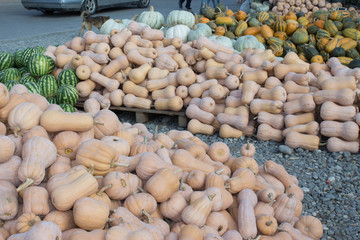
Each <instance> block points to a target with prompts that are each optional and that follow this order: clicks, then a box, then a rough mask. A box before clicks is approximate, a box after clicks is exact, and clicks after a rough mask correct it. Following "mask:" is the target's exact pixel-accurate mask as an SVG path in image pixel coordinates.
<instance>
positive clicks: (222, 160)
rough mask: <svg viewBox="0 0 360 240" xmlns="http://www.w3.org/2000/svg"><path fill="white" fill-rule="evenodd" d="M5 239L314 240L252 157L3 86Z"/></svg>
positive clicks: (280, 182) (297, 192) (272, 170)
mask: <svg viewBox="0 0 360 240" xmlns="http://www.w3.org/2000/svg"><path fill="white" fill-rule="evenodd" d="M0 90H1V93H2V94H1V95H0V115H1V122H0V151H1V156H0V204H1V208H0V220H1V226H0V237H1V239H8V240H19V239H23V240H49V239H63V240H84V239H97V240H112V239H114V240H115V239H126V240H127V239H132V240H144V239H149V240H162V239H180V240H181V239H199V240H200V239H208V240H210V239H224V240H231V239H254V238H256V237H257V239H260V240H271V239H289V240H291V239H320V238H321V237H322V234H323V226H322V224H321V222H320V220H319V219H317V218H315V217H313V216H304V215H302V200H303V198H304V193H303V191H302V189H301V188H300V187H299V186H298V184H299V181H298V179H297V178H296V177H295V176H293V175H290V174H289V173H288V172H287V171H286V170H285V168H284V167H283V166H282V165H280V164H277V163H276V162H274V161H266V162H265V163H264V164H263V165H260V166H259V165H258V163H257V162H256V160H255V157H256V154H255V152H256V149H255V147H254V146H253V145H252V144H251V143H248V144H245V145H243V146H242V147H241V149H240V152H241V156H238V157H235V156H232V155H231V153H230V149H229V147H228V146H227V145H226V144H224V143H222V142H214V143H212V144H210V145H209V144H207V143H205V142H203V141H202V140H200V139H199V138H197V137H195V136H194V135H193V134H192V133H190V132H188V131H178V130H170V131H169V132H167V133H157V131H156V130H155V131H154V133H151V132H149V131H148V129H147V128H146V126H145V125H143V124H139V123H137V124H134V125H131V124H129V123H121V122H120V121H119V119H118V117H117V115H116V114H115V113H113V112H112V111H110V110H107V109H103V110H100V111H98V112H97V113H96V114H95V115H91V114H90V113H85V112H77V113H68V112H63V110H62V109H61V107H59V106H58V105H56V104H48V103H47V102H46V100H44V98H43V97H41V96H39V95H38V94H34V93H32V94H31V93H28V92H26V88H21V87H19V86H17V87H16V88H13V89H11V91H10V92H9V91H8V90H7V88H6V87H5V86H4V85H3V84H1V83H0Z"/></svg>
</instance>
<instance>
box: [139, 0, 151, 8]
mask: <svg viewBox="0 0 360 240" xmlns="http://www.w3.org/2000/svg"><path fill="white" fill-rule="evenodd" d="M149 4H150V0H139V2H138V4H137V5H138V7H139V8H146V7H148V6H149Z"/></svg>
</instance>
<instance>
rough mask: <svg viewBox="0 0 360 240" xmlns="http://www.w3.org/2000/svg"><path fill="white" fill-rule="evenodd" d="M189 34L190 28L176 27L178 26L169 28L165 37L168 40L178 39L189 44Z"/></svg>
mask: <svg viewBox="0 0 360 240" xmlns="http://www.w3.org/2000/svg"><path fill="white" fill-rule="evenodd" d="M189 32H190V28H189V27H188V26H185V25H176V26H173V27H171V28H169V29H168V30H167V31H166V34H165V37H166V38H174V37H178V38H180V39H181V40H182V41H183V42H187V37H188V34H189Z"/></svg>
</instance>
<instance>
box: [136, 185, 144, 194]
mask: <svg viewBox="0 0 360 240" xmlns="http://www.w3.org/2000/svg"><path fill="white" fill-rule="evenodd" d="M137 189H138V190H139V191H140V192H142V193H143V192H145V190H144V189H143V188H142V187H140V186H139V187H137Z"/></svg>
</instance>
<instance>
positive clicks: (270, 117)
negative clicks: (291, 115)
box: [256, 111, 284, 129]
mask: <svg viewBox="0 0 360 240" xmlns="http://www.w3.org/2000/svg"><path fill="white" fill-rule="evenodd" d="M256 120H257V121H258V123H260V124H262V123H265V124H268V125H270V126H271V127H273V128H276V129H282V128H283V127H284V116H283V115H282V114H272V113H268V112H265V111H261V112H259V113H258V115H257V119H256Z"/></svg>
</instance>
